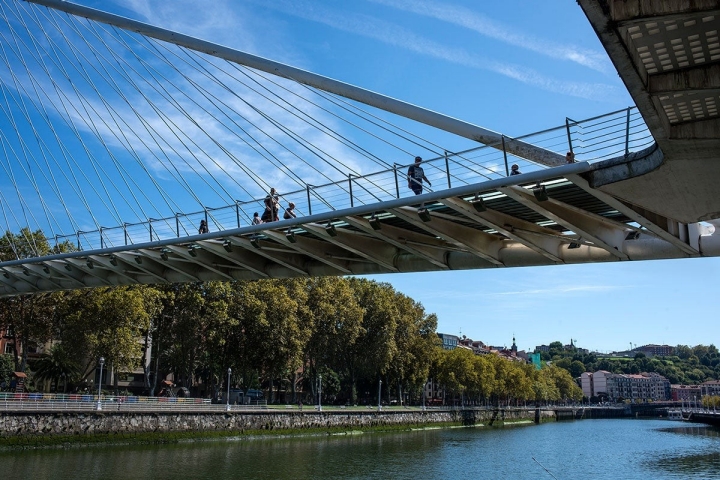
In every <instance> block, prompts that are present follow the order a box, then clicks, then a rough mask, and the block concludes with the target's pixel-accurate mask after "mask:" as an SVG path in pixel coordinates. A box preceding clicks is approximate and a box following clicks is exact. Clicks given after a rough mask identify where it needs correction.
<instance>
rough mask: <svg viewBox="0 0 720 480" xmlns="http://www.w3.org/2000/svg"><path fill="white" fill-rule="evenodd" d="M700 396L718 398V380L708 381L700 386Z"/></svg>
mask: <svg viewBox="0 0 720 480" xmlns="http://www.w3.org/2000/svg"><path fill="white" fill-rule="evenodd" d="M700 395H702V396H706V395H717V396H720V380H709V381H707V382H703V383H701V384H700Z"/></svg>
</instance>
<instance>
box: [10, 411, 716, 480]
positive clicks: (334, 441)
mask: <svg viewBox="0 0 720 480" xmlns="http://www.w3.org/2000/svg"><path fill="white" fill-rule="evenodd" d="M0 469H1V470H2V472H3V478H8V479H10V478H19V479H45V478H48V479H49V478H52V479H56V480H65V479H67V480H69V479H74V480H82V479H100V478H102V479H128V478H152V479H168V480H169V479H172V480H179V479H208V480H226V479H240V478H245V479H293V480H299V479H337V478H347V479H385V478H392V479H413V480H420V479H440V478H443V479H444V478H461V479H463V478H479V479H484V478H503V479H534V480H536V479H549V480H552V479H553V478H555V479H557V480H566V479H578V478H583V479H585V478H587V479H619V478H622V479H628V480H633V479H643V480H644V479H648V478H651V479H679V478H683V479H684V478H702V479H715V478H717V479H720V430H718V429H716V428H713V427H706V426H702V425H698V424H687V423H682V422H675V421H671V420H629V419H618V420H581V421H574V422H573V421H568V422H553V423H546V424H543V425H527V426H515V427H506V428H503V429H485V428H453V429H435V430H420V431H413V432H402V433H363V434H355V435H333V436H308V437H295V438H255V439H247V438H241V439H227V440H213V441H203V442H185V443H179V444H170V445H136V446H91V447H71V448H67V449H51V450H25V451H4V452H1V453H0Z"/></svg>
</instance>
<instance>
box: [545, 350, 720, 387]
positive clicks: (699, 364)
mask: <svg viewBox="0 0 720 480" xmlns="http://www.w3.org/2000/svg"><path fill="white" fill-rule="evenodd" d="M549 346H550V350H549V351H548V352H541V359H542V360H543V361H545V362H551V363H552V364H553V365H555V366H556V367H560V368H563V369H565V370H567V371H568V372H569V373H570V375H572V376H573V378H577V377H579V376H580V374H581V373H583V372H596V371H598V370H607V371H608V372H612V373H626V374H637V373H641V372H648V373H650V372H655V373H658V374H660V375H662V376H664V377H665V378H667V379H668V380H669V381H670V383H672V384H683V385H693V384H698V383H702V382H705V381H708V380H715V379H719V378H720V352H718V349H717V348H716V347H715V345H712V344H711V345H709V346H705V345H696V346H694V347H689V346H687V345H678V346H676V347H675V351H674V355H672V356H653V357H648V356H646V355H645V354H644V353H642V352H638V353H636V354H635V356H634V357H605V356H599V355H598V354H596V353H582V352H581V351H579V350H578V349H577V348H574V349H572V350H566V349H565V348H564V347H563V344H562V343H561V342H553V343H551V344H550V345H549Z"/></svg>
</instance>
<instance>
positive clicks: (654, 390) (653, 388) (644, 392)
mask: <svg viewBox="0 0 720 480" xmlns="http://www.w3.org/2000/svg"><path fill="white" fill-rule="evenodd" d="M580 386H581V388H582V390H583V395H585V396H586V397H588V398H592V397H606V398H607V399H608V400H610V401H613V402H618V401H624V400H630V401H632V402H651V401H661V400H668V399H669V398H670V382H669V381H668V380H667V378H665V377H663V376H662V375H659V374H657V373H641V374H639V375H630V374H621V373H610V372H608V371H605V370H598V371H597V372H595V373H590V372H585V373H583V374H582V375H580Z"/></svg>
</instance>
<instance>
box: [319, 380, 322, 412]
mask: <svg viewBox="0 0 720 480" xmlns="http://www.w3.org/2000/svg"><path fill="white" fill-rule="evenodd" d="M318 412H322V375H318Z"/></svg>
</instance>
